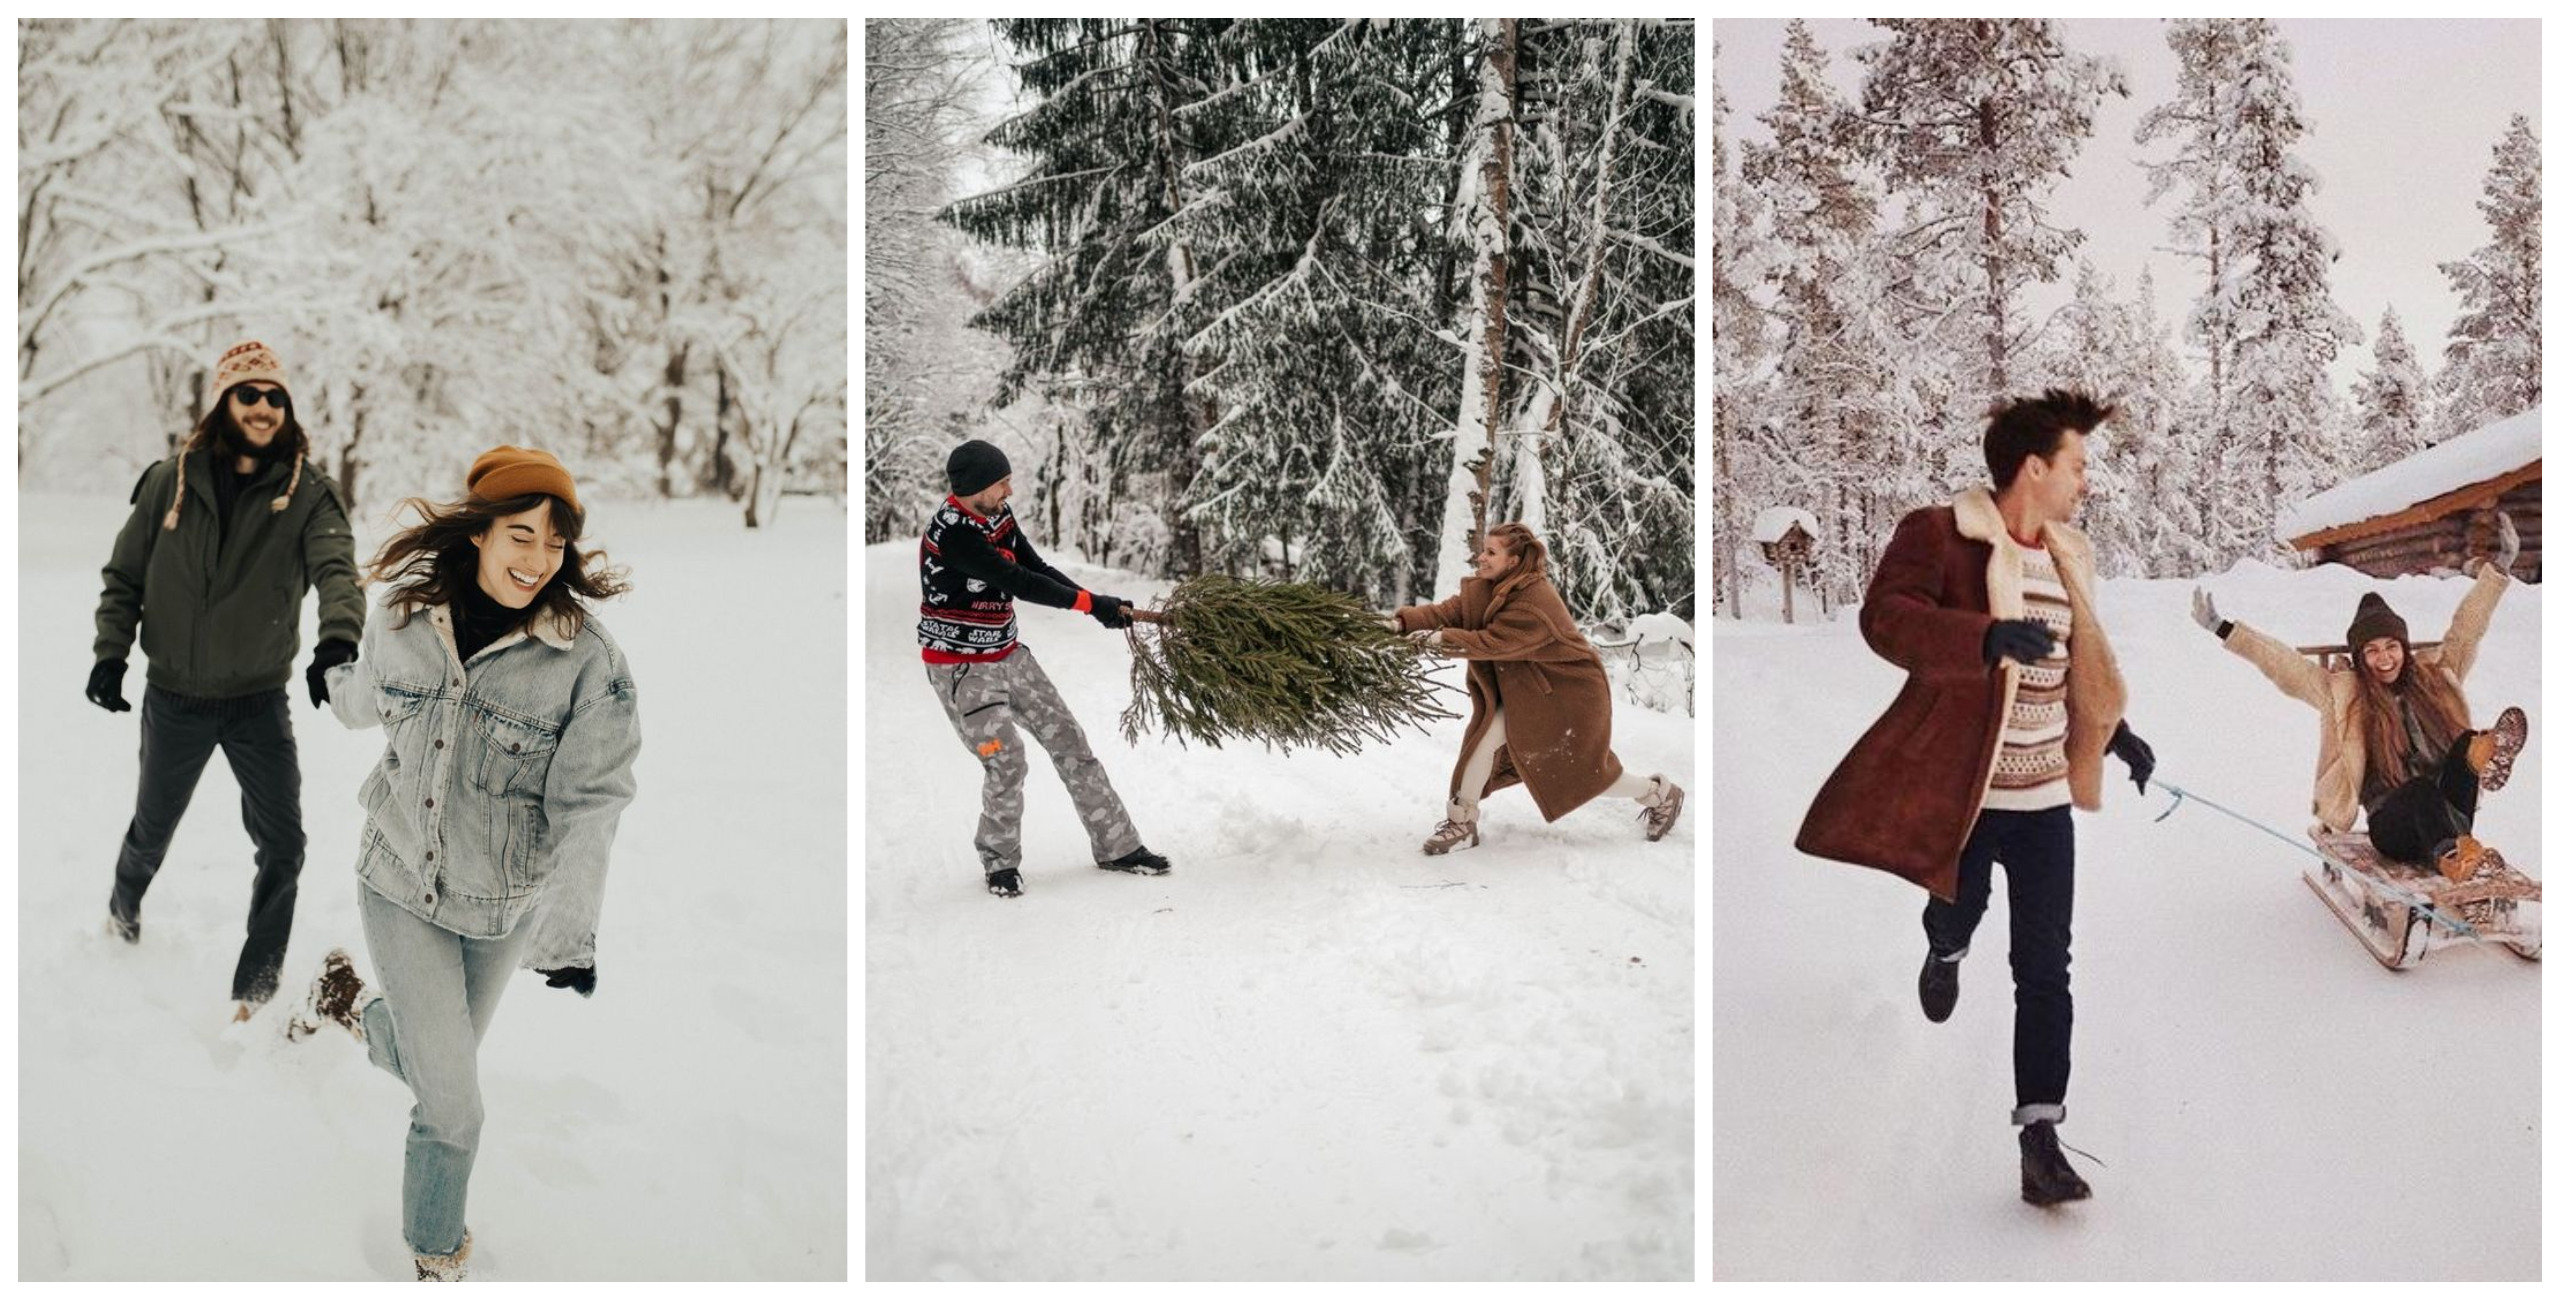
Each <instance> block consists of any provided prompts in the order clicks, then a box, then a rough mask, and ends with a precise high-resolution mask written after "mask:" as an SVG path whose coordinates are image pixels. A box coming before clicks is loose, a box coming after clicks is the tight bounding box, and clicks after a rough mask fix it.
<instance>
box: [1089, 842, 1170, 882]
mask: <svg viewBox="0 0 2560 1300" xmlns="http://www.w3.org/2000/svg"><path fill="white" fill-rule="evenodd" d="M1093 865H1095V866H1097V867H1100V868H1102V869H1103V870H1105V871H1126V872H1128V873H1129V874H1131V875H1133V876H1161V875H1163V874H1164V873H1166V872H1168V871H1171V870H1173V864H1172V863H1170V862H1167V861H1165V857H1164V855H1163V854H1161V853H1155V852H1151V851H1149V850H1148V848H1147V846H1146V845H1144V844H1141V845H1139V846H1138V847H1136V848H1134V849H1131V850H1129V851H1128V852H1126V853H1123V854H1121V855H1120V856H1119V857H1116V858H1113V859H1112V860H1110V861H1109V862H1097V863H1094V864H1093Z"/></svg>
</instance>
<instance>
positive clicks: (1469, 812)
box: [1422, 798, 1479, 858]
mask: <svg viewBox="0 0 2560 1300" xmlns="http://www.w3.org/2000/svg"><path fill="white" fill-rule="evenodd" d="M1478 843H1479V841H1478V840H1477V839H1476V801H1475V800H1473V799H1460V798H1452V799H1450V800H1449V815H1448V816H1446V817H1443V818H1441V819H1440V825H1439V827H1438V828H1437V829H1435V830H1433V831H1432V832H1431V838H1429V839H1426V840H1424V841H1423V842H1422V851H1423V852H1424V853H1425V854H1428V855H1429V856H1431V857H1435V858H1436V857H1439V856H1440V855H1442V854H1444V853H1447V852H1448V851H1449V850H1451V849H1458V848H1467V849H1472V848H1474V847H1476V845H1477V844H1478Z"/></svg>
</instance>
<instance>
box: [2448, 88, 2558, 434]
mask: <svg viewBox="0 0 2560 1300" xmlns="http://www.w3.org/2000/svg"><path fill="white" fill-rule="evenodd" d="M2490 157H2491V162H2490V167H2489V175H2488V178H2487V179H2486V180H2485V181H2483V182H2482V186H2481V190H2482V193H2481V196H2480V211H2481V214H2482V215H2484V216H2486V217H2487V218H2488V219H2489V242H2488V243H2486V244H2483V245H2481V246H2480V247H2479V248H2477V249H2474V250H2473V251H2472V253H2471V256H2469V257H2467V258H2464V259H2463V260H2462V261H2459V262H2445V263H2441V264H2440V265H2439V266H2438V267H2437V269H2438V270H2441V271H2443V272H2444V274H2445V278H2447V279H2449V280H2451V281H2452V282H2453V289H2454V292H2456V293H2458V294H2460V295H2461V296H2462V307H2463V312H2462V315H2461V316H2460V317H2459V318H2457V319H2456V320H2455V321H2454V323H2453V332H2452V337H2451V338H2449V339H2447V340H2446V342H2445V348H2444V370H2443V372H2442V373H2441V374H2440V375H2439V376H2438V380H2437V382H2438V384H2439V389H2440V391H2441V393H2442V394H2443V408H2442V418H2441V419H2440V421H2439V423H2438V426H2437V432H2436V440H2438V441H2441V440H2443V439H2445V438H2448V437H2455V436H2458V435H2461V434H2464V433H2468V432H2470V431H2471V430H2473V429H2477V428H2479V427H2480V426H2482V425H2484V424H2488V423H2491V422H2493V421H2496V420H2501V419H2504V418H2506V417H2507V416H2510V415H2514V414H2516V413H2517V412H2520V411H2525V410H2529V409H2531V408H2533V407H2537V406H2540V405H2542V138H2541V137H2540V136H2539V135H2537V134H2535V132H2534V129H2533V123H2532V122H2531V121H2529V120H2527V119H2526V118H2525V116H2524V115H2523V114H2521V113H2519V114H2516V115H2515V116H2514V117H2512V118H2509V119H2508V121H2507V133H2506V135H2505V136H2503V137H2501V138H2500V139H2499V141H2498V144H2497V147H2496V148H2495V149H2494V150H2492V151H2491V155H2490Z"/></svg>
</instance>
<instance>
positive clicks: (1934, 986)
mask: <svg viewBox="0 0 2560 1300" xmlns="http://www.w3.org/2000/svg"><path fill="white" fill-rule="evenodd" d="M1963 964H1964V963H1962V962H1954V961H1947V960H1944V959H1943V958H1941V957H1939V956H1938V954H1936V953H1934V952H1933V953H1930V954H1929V956H1928V958H1927V960H1925V961H1923V962H1921V963H1920V1014H1921V1015H1924V1016H1927V1017H1928V1018H1929V1023H1931V1024H1933V1025H1943V1024H1945V1023H1946V1022H1947V1017H1949V1016H1952V1015H1954V1014H1955V1013H1956V967H1958V966H1961V965H1963Z"/></svg>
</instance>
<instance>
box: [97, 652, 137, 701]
mask: <svg viewBox="0 0 2560 1300" xmlns="http://www.w3.org/2000/svg"><path fill="white" fill-rule="evenodd" d="M89 702H90V703H91V704H94V705H97V706H98V707H99V708H102V709H105V710H106V711H107V712H109V713H130V712H132V711H133V706H132V705H130V704H127V703H125V699H124V660H122V659H101V660H99V661H98V666H97V667H95V668H92V669H90V670H89Z"/></svg>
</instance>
